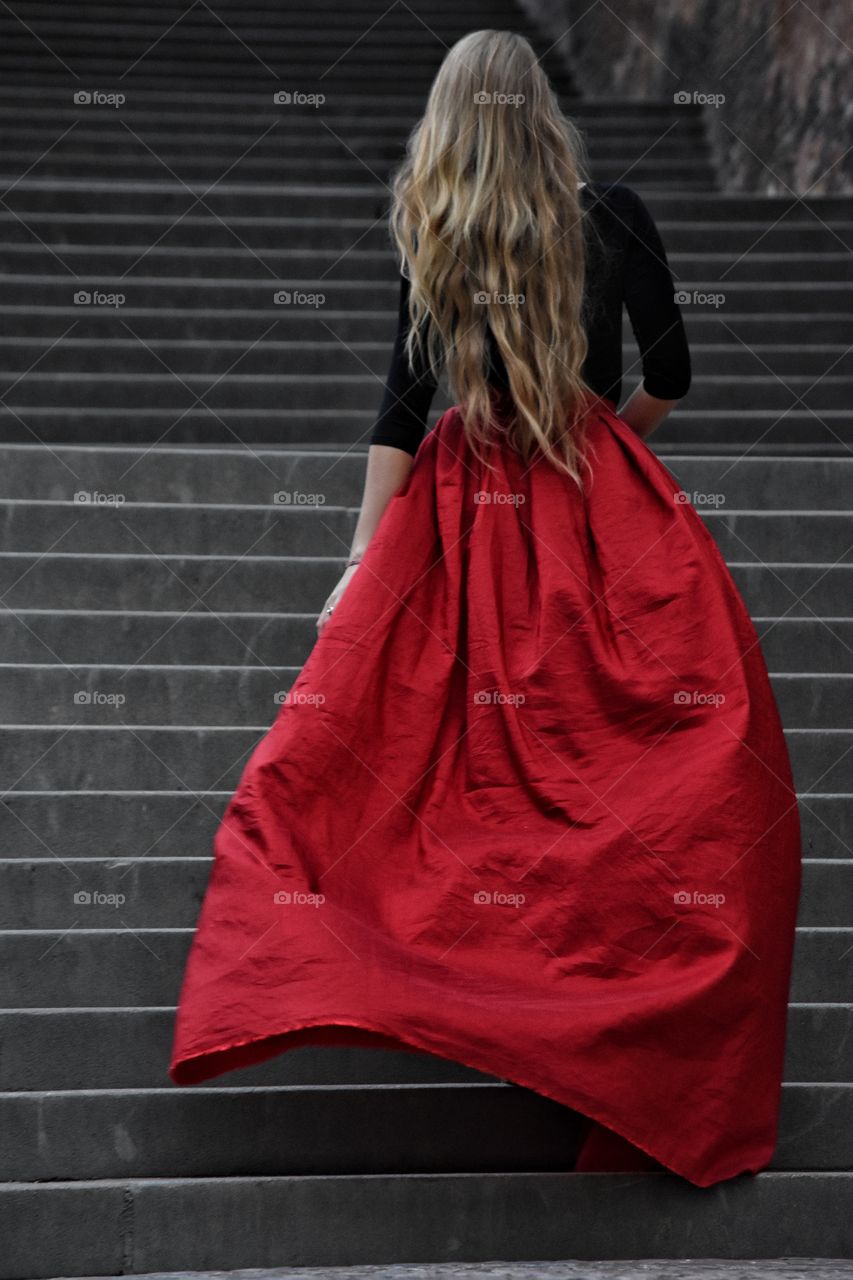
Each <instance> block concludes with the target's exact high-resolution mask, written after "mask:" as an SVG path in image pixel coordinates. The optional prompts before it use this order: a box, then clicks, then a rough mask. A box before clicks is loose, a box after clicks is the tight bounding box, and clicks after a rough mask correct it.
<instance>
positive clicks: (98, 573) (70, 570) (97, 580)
mask: <svg viewBox="0 0 853 1280" xmlns="http://www.w3.org/2000/svg"><path fill="white" fill-rule="evenodd" d="M336 552H337V554H336V555H334V556H329V557H326V558H321V559H317V558H314V557H312V556H302V557H300V556H288V555H280V556H275V555H270V556H261V555H251V554H249V555H243V556H240V555H234V556H230V557H229V556H223V557H216V556H207V555H200V556H186V555H184V556H181V555H178V556H165V555H162V554H161V555H151V554H147V553H143V554H140V555H121V554H119V555H114V554H112V553H110V552H101V553H97V554H91V555H88V554H79V553H78V554H74V553H71V554H63V553H61V552H52V553H50V554H44V553H42V554H37V553H14V552H12V553H9V552H6V553H3V552H0V595H2V597H3V599H4V602H5V606H6V608H7V609H11V610H14V616H13V615H11V614H8V613H7V614H4V613H2V612H1V611H0V631H2V635H3V647H2V651H3V653H4V656H5V658H6V661H8V662H50V661H56V658H55V656H54V657H51V653H52V652H53V653H54V655H55V652H56V650H57V647H58V648H59V649H60V650H61V651H62V657H63V661H66V662H68V663H70V664H71V665H73V664H74V663H78V662H82V663H105V662H122V661H127V662H134V661H136V660H138V659H139V657H140V653H139V651H138V650H132V644H133V640H132V639H131V640H128V641H127V642H126V643H125V644H124V645H122V644H121V643H119V640H118V637H119V636H120V634H121V631H122V629H123V624H121V623H119V622H117V621H111V620H110V613H111V612H112V611H116V610H118V611H121V612H125V613H127V614H128V621H127V624H126V625H127V627H128V628H129V629H130V630H131V631H134V630H136V631H137V634H138V631H139V629H140V628H146V629H147V628H149V627H150V628H155V629H156V627H157V625H158V623H159V621H160V620H162V624H163V626H162V631H163V632H165V631H166V630H167V628H169V627H171V626H172V625H173V624H175V623H177V622H178V615H180V614H183V613H185V612H187V611H189V612H190V614H191V616H190V618H189V619H188V622H187V627H188V628H193V629H195V628H196V627H199V626H200V625H201V624H199V623H198V622H197V621H196V618H195V615H196V613H199V614H203V613H205V612H207V611H212V612H215V613H216V614H217V615H218V616H219V617H221V618H223V619H224V622H225V623H226V624H227V625H223V626H221V627H217V628H215V629H214V630H215V631H216V632H217V635H216V638H215V640H214V641H213V642H212V647H211V644H210V643H205V642H204V632H203V630H193V631H192V633H191V634H192V640H191V642H192V643H193V644H199V645H200V648H199V649H198V650H197V651H195V652H196V659H197V661H198V662H204V663H208V664H223V663H224V664H227V665H235V664H236V665H241V664H243V663H245V662H246V661H247V656H246V655H247V653H248V652H249V648H251V649H255V650H257V651H258V653H259V654H260V656H261V659H262V661H264V662H267V661H272V662H273V663H274V662H275V661H276V660H278V659H277V654H278V653H279V652H280V651H279V650H278V648H277V646H278V643H279V637H280V635H281V632H280V631H277V630H275V629H273V630H272V631H271V632H270V638H269V640H267V639H266V634H267V626H268V625H269V623H268V619H269V616H270V606H271V605H272V606H277V607H276V609H275V612H276V613H278V614H283V615H288V616H289V615H291V614H293V613H301V612H304V613H311V612H313V611H314V610H317V609H319V607H320V606H321V605H322V603H323V601H324V600H325V598H326V596H327V595H328V594H329V592H330V591H331V590H332V587H333V586H334V585H335V583H336V582H337V580H338V578H339V577H340V575H341V573H342V572H343V567H344V564H345V562H346V557H347V554H348V548H347V547H345V546H339V547H337V548H336ZM739 554H742V556H743V557H744V558H742V559H740V560H732V561H731V562H730V563H729V568H730V570H731V572H732V576H733V578H734V580H735V583H736V584H737V586H738V588H739V589H740V591H741V593H742V595H743V596H744V599H745V601H746V604H747V607H748V608H749V610H750V612H751V613H752V615H753V616H754V617H761V618H771V619H773V618H779V617H783V616H784V617H790V618H811V619H813V618H815V617H826V618H834V617H836V616H837V613H836V611H837V610H838V609H839V608H849V601H850V600H851V594H850V593H851V591H853V573H851V566H850V564H838V565H836V564H833V563H832V561H829V562H825V563H820V562H811V561H810V562H807V563H804V564H803V563H800V564H798V563H794V562H790V561H788V562H779V561H772V560H768V561H766V562H765V563H763V564H761V563H758V562H757V561H756V560H755V559H754V557H753V559H752V560H751V562H750V561H747V560H746V558H745V556H746V554H747V553H746V552H741V553H739ZM152 605H156V606H157V607H156V609H152ZM68 611H75V612H76V614H77V620H76V621H75V620H74V619H72V618H69V617H68V616H67V612H68ZM247 613H254V614H256V615H260V616H256V617H254V618H247V617H245V616H244V615H245V614H247ZM138 614H147V615H149V616H150V617H151V618H152V621H150V622H146V621H144V619H143V620H142V621H137V620H136V617H135V615H138ZM170 614H171V615H173V616H170ZM15 617H17V618H18V619H20V621H19V622H18V623H17V624H15ZM290 625H291V624H289V623H287V622H283V621H282V622H277V623H275V624H273V626H274V628H275V627H284V628H287V627H289V626H290ZM830 625H832V624H830ZM27 628H32V632H34V633H35V634H36V635H38V636H40V637H43V639H44V645H45V647H44V648H39V647H38V646H35V647H31V646H29V644H28V643H27V641H26V640H25V638H24V637H23V636H21V635H20V634H19V631H20V630H21V629H23V630H24V631H26V630H27ZM229 628H231V629H233V630H236V631H237V633H238V636H239V637H240V638H239V639H237V640H235V639H229V634H228V629H229ZM32 632H31V633H30V634H32ZM98 637H102V639H98ZM110 639H111V640H113V641H115V642H116V644H117V645H118V647H117V648H116V649H115V650H113V651H112V652H110V651H109V650H106V651H105V650H104V647H103V646H104V641H105V640H110ZM826 642H827V643H831V641H829V640H827V641H826ZM270 646H272V647H270ZM180 651H181V649H180V647H178V648H174V647H172V646H167V647H166V648H158V649H156V650H152V651H151V652H150V653H149V654H147V655H146V658H147V661H149V662H157V661H160V660H165V658H164V657H163V655H166V656H168V657H171V658H172V660H174V659H175V656H176V654H177V653H178V652H180ZM183 652H186V650H185V649H184V650H183Z"/></svg>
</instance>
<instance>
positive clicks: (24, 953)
mask: <svg viewBox="0 0 853 1280" xmlns="http://www.w3.org/2000/svg"><path fill="white" fill-rule="evenodd" d="M192 933H193V931H192V929H146V928H137V927H135V925H133V922H131V921H128V924H127V926H118V927H116V928H113V929H86V928H85V927H84V925H83V923H82V921H79V920H77V919H76V918H75V917H74V915H73V914H72V915H71V917H70V919H69V921H68V923H67V924H66V925H65V926H64V927H63V928H62V929H61V930H60V929H57V930H31V929H24V930H20V931H13V930H7V931H6V932H4V933H0V957H2V959H3V965H2V970H0V1008H6V1009H26V1008H39V1009H41V1008H86V1009H89V1008H104V1007H109V1008H114V1007H116V1006H123V1007H140V1006H144V1007H149V1006H151V1005H173V1004H175V1003H176V1002H177V998H178V993H179V989H180V982H181V978H182V974H183V966H184V964H185V962H186V956H187V952H188V950H189V945H190V941H191V938H192ZM851 982H853V928H830V927H828V926H827V927H820V928H814V927H809V928H800V929H798V931H797V939H796V946H795V959H794V968H793V975H792V984H791V992H790V999H791V1000H793V1001H795V1002H797V1003H805V1004H812V1003H833V1004H835V1003H845V1002H848V1001H849V999H850V990H851ZM817 1167H820V1165H818V1166H817Z"/></svg>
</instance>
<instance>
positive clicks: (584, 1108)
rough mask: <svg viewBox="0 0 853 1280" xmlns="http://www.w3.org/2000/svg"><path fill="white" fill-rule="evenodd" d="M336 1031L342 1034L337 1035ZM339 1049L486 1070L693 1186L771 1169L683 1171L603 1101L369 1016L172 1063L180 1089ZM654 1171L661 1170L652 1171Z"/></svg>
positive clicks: (295, 1029) (334, 1020)
mask: <svg viewBox="0 0 853 1280" xmlns="http://www.w3.org/2000/svg"><path fill="white" fill-rule="evenodd" d="M324 1032H331V1033H333V1034H331V1035H324V1034H322V1033H324ZM336 1032H337V1033H338V1034H334V1033H336ZM352 1032H364V1033H367V1034H366V1035H365V1036H364V1037H363V1038H359V1037H357V1036H353V1035H352V1034H351V1033H352ZM348 1033H349V1034H348ZM300 1037H301V1038H300ZM335 1045H337V1046H338V1047H341V1048H347V1047H348V1048H376V1049H386V1050H393V1051H398V1052H399V1051H401V1050H402V1051H404V1052H407V1053H429V1054H432V1055H434V1056H435V1057H438V1058H442V1059H444V1060H445V1061H449V1062H456V1063H458V1064H459V1065H460V1066H463V1067H469V1068H470V1069H471V1070H473V1071H481V1072H484V1073H485V1074H487V1075H492V1076H497V1077H498V1078H499V1079H501V1080H506V1081H508V1082H509V1083H511V1084H516V1085H519V1086H520V1087H521V1088H523V1089H530V1090H531V1091H532V1092H533V1093H537V1094H539V1095H540V1096H541V1097H544V1098H548V1099H549V1100H550V1101H551V1102H556V1103H558V1104H559V1105H561V1106H565V1107H569V1108H570V1109H571V1110H572V1111H577V1112H578V1114H580V1115H582V1116H586V1117H587V1119H589V1120H593V1121H595V1122H597V1123H598V1124H601V1125H604V1126H605V1127H606V1128H608V1129H612V1130H613V1132H614V1133H616V1134H618V1135H619V1137H621V1138H624V1139H625V1141H627V1142H630V1143H631V1144H632V1145H633V1146H635V1147H638V1148H639V1149H640V1150H641V1151H643V1152H644V1153H645V1154H646V1155H647V1156H651V1158H652V1159H653V1160H657V1161H658V1162H659V1163H660V1164H662V1165H665V1166H666V1168H665V1170H664V1171H663V1172H665V1173H673V1174H676V1175H678V1176H679V1177H682V1178H684V1179H685V1180H686V1181H688V1182H690V1183H691V1184H692V1185H693V1186H695V1187H699V1188H702V1189H705V1188H708V1187H711V1186H713V1185H714V1184H716V1183H718V1182H724V1181H727V1180H728V1179H730V1178H734V1177H738V1176H740V1174H743V1173H748V1174H752V1173H757V1172H758V1171H759V1169H760V1168H764V1167H765V1165H766V1163H767V1162H768V1161H769V1159H770V1157H769V1156H768V1160H767V1161H765V1162H764V1164H760V1165H759V1166H758V1167H757V1168H746V1169H733V1170H731V1172H728V1173H722V1174H719V1175H717V1176H714V1177H706V1178H702V1177H698V1176H696V1175H695V1174H694V1175H691V1174H689V1173H686V1172H684V1171H683V1170H682V1169H677V1168H676V1167H675V1165H674V1164H673V1163H672V1161H671V1158H664V1156H663V1155H661V1153H660V1152H659V1151H653V1150H652V1149H651V1147H650V1146H648V1145H646V1142H644V1141H640V1140H638V1138H637V1137H636V1136H635V1134H634V1133H633V1132H632V1131H631V1127H630V1126H628V1127H627V1128H626V1126H625V1124H624V1123H623V1121H622V1120H621V1119H618V1118H617V1119H616V1120H614V1118H613V1116H612V1115H611V1113H610V1112H608V1111H607V1110H606V1108H604V1107H603V1106H602V1105H601V1104H600V1103H598V1102H597V1101H593V1100H590V1101H589V1102H588V1101H587V1099H586V1097H581V1095H580V1094H578V1093H576V1092H574V1091H573V1090H570V1089H562V1088H554V1087H553V1086H549V1085H546V1084H542V1083H541V1082H536V1081H535V1080H534V1079H533V1077H531V1076H527V1077H523V1073H521V1072H519V1071H517V1070H515V1068H514V1067H513V1066H512V1065H511V1064H500V1063H495V1062H490V1063H487V1062H485V1061H484V1060H482V1059H481V1060H478V1055H477V1054H476V1053H471V1052H469V1051H468V1050H465V1052H464V1053H458V1052H456V1051H454V1052H452V1053H451V1052H443V1051H442V1050H440V1049H438V1048H436V1047H435V1045H433V1044H431V1043H430V1042H429V1041H428V1039H427V1038H426V1037H419V1036H417V1035H415V1034H413V1033H412V1032H411V1031H408V1030H407V1031H406V1033H405V1035H404V1034H403V1033H401V1032H393V1031H389V1030H388V1029H387V1028H384V1027H380V1026H379V1025H378V1024H376V1023H374V1022H372V1021H371V1020H369V1019H367V1018H358V1019H357V1018H351V1017H350V1018H344V1017H329V1016H327V1017H325V1018H319V1019H317V1020H316V1021H315V1020H311V1021H308V1020H305V1019H300V1020H299V1021H298V1022H296V1023H293V1024H292V1025H291V1026H289V1027H285V1028H282V1029H280V1030H278V1031H271V1032H269V1033H264V1034H261V1035H256V1036H250V1037H248V1038H247V1039H245V1040H237V1041H229V1042H226V1043H224V1044H222V1045H217V1046H216V1047H215V1048H212V1049H205V1050H203V1051H202V1052H200V1053H196V1054H189V1055H185V1056H184V1057H182V1058H180V1059H178V1060H176V1061H174V1062H173V1063H172V1065H171V1066H170V1068H169V1077H170V1079H171V1080H172V1082H173V1083H174V1084H176V1085H178V1086H191V1085H194V1084H200V1083H201V1082H202V1081H204V1080H209V1079H211V1078H212V1077H214V1076H217V1075H221V1074H222V1073H223V1072H226V1071H235V1070H239V1069H240V1068H246V1067H250V1066H256V1065H258V1064H260V1063H261V1062H266V1061H269V1059H271V1058H274V1057H277V1056H278V1055H279V1054H281V1053H286V1052H288V1051H289V1050H293V1049H297V1048H307V1047H311V1046H314V1047H317V1046H325V1047H332V1046H335ZM648 1172H656V1171H651V1170H650V1171H648Z"/></svg>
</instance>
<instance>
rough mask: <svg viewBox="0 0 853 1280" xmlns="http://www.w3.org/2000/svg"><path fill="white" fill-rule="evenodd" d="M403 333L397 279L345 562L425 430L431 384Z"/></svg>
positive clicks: (350, 570) (367, 534)
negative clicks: (388, 345) (386, 359)
mask: <svg viewBox="0 0 853 1280" xmlns="http://www.w3.org/2000/svg"><path fill="white" fill-rule="evenodd" d="M408 330H409V282H408V280H407V279H406V278H405V276H403V275H402V273H401V274H400V283H399V300H398V312H397V334H396V337H395V339H394V348H393V350H392V353H391V363H390V366H389V369H388V375H387V377H386V379H385V389H384V392H383V395H382V403H381V405H380V408H379V416H378V418H377V420H376V422H375V424H374V427H373V431H372V433H371V436H370V448H369V449H368V451H367V475H366V476H365V480H364V494H363V496H362V499H361V512H360V514H359V517H358V523H357V524H356V527H355V535H354V537H353V542H352V550H351V552H350V556H349V558H350V560H356V561H357V560H360V559H361V557H362V556H363V554H364V552H365V550H366V548H367V544H368V542H369V541H370V539H371V538H372V537H373V535H374V533H375V532H376V527H377V525H378V524H379V521H380V520H381V518H382V515H383V512H384V511H385V508H386V507H387V506H388V503H389V502H390V501H391V498H392V497H393V496H394V494H395V493H396V492H397V490H398V489H399V488H400V487H401V486H402V484H403V482H404V481H405V480H406V478H407V477H408V474H409V472H410V471H411V469H412V463H413V462H414V460H415V454H416V453H417V451H418V446H419V445H420V442H421V440H422V439H423V435H424V432H425V431H426V422H427V414H428V413H429V409H430V405H431V404H432V400H433V396H434V394H435V391H436V385H437V384H436V381H435V379H434V378H433V377H432V375H431V373H430V371H429V370H427V369H425V368H423V367H421V366H419V367H418V368H417V369H416V370H413V369H412V368H411V367H410V366H409V361H408V359H407V357H406V349H405V348H406V337H407V334H408ZM357 567H358V566H357V564H350V565H348V566H347V568H346V569H345V570H344V574H343V577H342V578H341V579H340V581H339V582H338V584H337V585H336V587H335V589H334V590H333V591H332V593H331V595H330V596H329V598H328V600H327V601H326V603H325V604H324V605H323V610H322V612H321V614H320V616H319V618H318V619H317V630H318V631H322V629H323V627H324V625H325V624H326V623H327V622H328V621H329V618H330V616H331V615H330V613H329V612H328V610H329V609H334V607H335V605H336V604H337V603H338V601H339V600H340V598H341V596H342V595H343V594H344V591H345V590H346V589H347V587H348V586H349V584H350V582H351V581H352V579H353V576H354V575H355V572H356V569H357Z"/></svg>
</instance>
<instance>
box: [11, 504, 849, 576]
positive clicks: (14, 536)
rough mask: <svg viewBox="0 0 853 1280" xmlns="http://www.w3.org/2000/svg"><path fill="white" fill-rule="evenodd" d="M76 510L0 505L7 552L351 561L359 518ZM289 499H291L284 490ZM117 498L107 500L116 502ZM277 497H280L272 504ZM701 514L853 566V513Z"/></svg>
mask: <svg viewBox="0 0 853 1280" xmlns="http://www.w3.org/2000/svg"><path fill="white" fill-rule="evenodd" d="M77 492H78V494H80V495H83V496H80V497H78V499H77V500H76V501H75V500H74V499H72V500H71V501H70V502H69V501H63V500H56V499H45V500H36V501H33V500H30V499H24V498H21V499H15V498H5V499H0V527H1V528H2V529H3V535H4V546H5V547H6V549H7V551H10V552H14V551H21V552H47V551H51V550H53V549H56V548H58V547H59V545H60V543H61V547H62V550H63V551H65V552H78V553H79V552H90V553H93V554H97V552H98V551H99V550H100V549H101V548H103V547H109V548H110V550H111V553H112V554H119V553H122V554H126V555H132V554H134V553H137V552H140V551H145V552H147V553H148V554H149V555H170V556H174V555H180V554H186V555H193V554H197V555H201V554H205V555H211V556H229V555H241V554H243V553H251V552H254V553H256V554H263V555H276V554H278V555H290V556H293V555H314V556H318V555H319V556H323V555H325V556H338V555H340V554H342V553H343V554H344V555H345V556H346V555H347V554H348V552H349V542H350V539H351V535H352V532H353V529H354V527H355V521H356V517H357V514H358V513H357V510H356V509H355V508H353V507H342V506H333V505H332V504H331V503H325V502H321V501H319V499H320V497H321V496H323V495H313V494H307V495H305V497H306V498H311V499H312V501H310V502H308V501H306V502H305V503H303V504H299V505H294V503H293V502H292V501H291V502H286V501H284V500H283V497H282V499H281V500H280V501H279V502H277V503H275V502H272V503H270V504H269V505H268V506H261V505H260V504H258V503H251V504H246V505H238V504H236V503H207V504H202V503H195V504H192V505H190V504H188V503H185V502H177V503H154V502H151V503H145V502H121V501H118V502H114V501H102V500H95V501H91V500H89V498H88V494H89V492H90V491H89V490H83V489H81V490H78V491H77ZM276 493H277V494H282V495H285V494H290V493H291V491H290V490H277V491H276ZM112 496H113V495H111V494H106V495H104V497H105V498H107V499H111V498H112ZM273 497H275V494H274V495H273ZM703 497H704V498H707V499H709V501H713V502H716V500H717V495H716V494H700V495H697V498H698V502H697V506H696V510H698V512H699V514H700V515H701V518H702V519H703V520H704V521H705V523H706V524H707V526H708V528H709V529H710V530H711V533H712V534H713V535H714V537H715V539H716V541H717V543H718V545H719V546H720V548H721V550H722V552H723V554H724V555H726V556H728V557H729V558H730V559H732V560H734V559H735V558H737V559H739V560H742V561H749V560H761V561H762V562H765V561H767V560H769V559H770V557H771V556H777V557H778V558H780V559H782V560H788V561H791V562H795V561H798V560H804V559H806V557H811V558H814V559H816V560H820V561H824V562H826V563H828V564H832V563H851V562H853V511H851V510H841V511H751V510H746V511H735V510H730V509H725V508H724V509H721V510H707V511H706V510H703V505H702V501H701V500H702V498H703Z"/></svg>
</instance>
